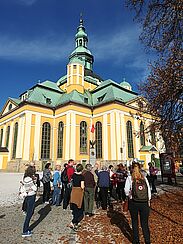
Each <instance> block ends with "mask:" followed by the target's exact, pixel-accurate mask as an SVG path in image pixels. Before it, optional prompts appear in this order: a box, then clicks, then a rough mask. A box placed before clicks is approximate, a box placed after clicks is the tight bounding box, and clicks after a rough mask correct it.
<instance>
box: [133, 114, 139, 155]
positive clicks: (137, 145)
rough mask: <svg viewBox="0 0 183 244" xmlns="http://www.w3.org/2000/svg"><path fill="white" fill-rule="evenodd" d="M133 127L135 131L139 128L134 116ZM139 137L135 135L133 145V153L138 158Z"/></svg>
mask: <svg viewBox="0 0 183 244" xmlns="http://www.w3.org/2000/svg"><path fill="white" fill-rule="evenodd" d="M134 129H135V132H139V130H140V128H139V125H138V120H137V119H136V118H134ZM139 150H140V137H137V136H135V147H134V152H135V153H134V154H135V157H136V158H138V159H140V152H139Z"/></svg>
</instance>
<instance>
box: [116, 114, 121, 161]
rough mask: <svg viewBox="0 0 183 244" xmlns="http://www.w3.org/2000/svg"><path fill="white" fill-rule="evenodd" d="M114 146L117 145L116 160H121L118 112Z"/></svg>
mask: <svg viewBox="0 0 183 244" xmlns="http://www.w3.org/2000/svg"><path fill="white" fill-rule="evenodd" d="M116 144H117V160H122V155H121V152H120V148H121V147H122V144H121V128H120V116H119V112H116Z"/></svg>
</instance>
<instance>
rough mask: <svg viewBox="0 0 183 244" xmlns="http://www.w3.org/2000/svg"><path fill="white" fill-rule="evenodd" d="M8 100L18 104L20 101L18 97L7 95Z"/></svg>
mask: <svg viewBox="0 0 183 244" xmlns="http://www.w3.org/2000/svg"><path fill="white" fill-rule="evenodd" d="M9 99H10V100H12V101H13V102H14V103H16V104H20V103H21V102H22V101H21V100H20V99H18V98H12V97H9Z"/></svg>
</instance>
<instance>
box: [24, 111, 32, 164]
mask: <svg viewBox="0 0 183 244" xmlns="http://www.w3.org/2000/svg"><path fill="white" fill-rule="evenodd" d="M31 119H32V114H31V113H29V112H27V113H26V114H25V137H24V154H23V159H24V160H29V159H30V137H31Z"/></svg>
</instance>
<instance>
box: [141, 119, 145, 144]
mask: <svg viewBox="0 0 183 244" xmlns="http://www.w3.org/2000/svg"><path fill="white" fill-rule="evenodd" d="M140 144H141V146H145V133H144V124H143V122H142V121H141V122H140Z"/></svg>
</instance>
